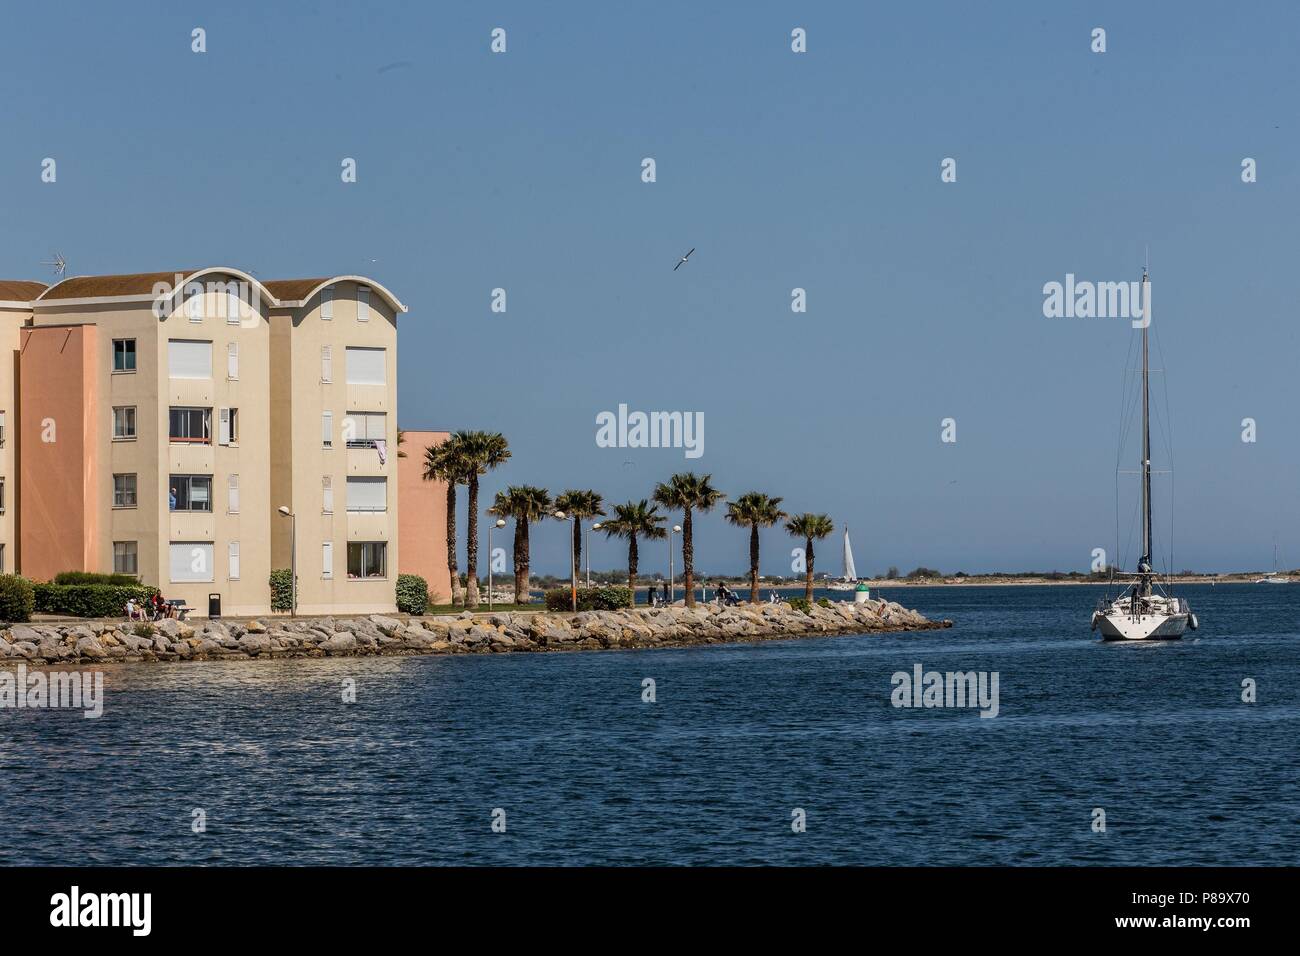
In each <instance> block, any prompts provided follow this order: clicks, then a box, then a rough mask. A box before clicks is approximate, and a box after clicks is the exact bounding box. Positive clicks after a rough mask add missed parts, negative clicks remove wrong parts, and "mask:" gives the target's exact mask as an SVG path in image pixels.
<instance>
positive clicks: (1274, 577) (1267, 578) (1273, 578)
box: [1255, 541, 1291, 584]
mask: <svg viewBox="0 0 1300 956" xmlns="http://www.w3.org/2000/svg"><path fill="white" fill-rule="evenodd" d="M1255 583H1256V584H1290V583H1291V579H1290V578H1284V577H1279V576H1278V573H1277V542H1276V541H1274V542H1273V573H1272V574H1266V575H1264V577H1262V578H1259V579H1258V580H1257V581H1256V582H1255Z"/></svg>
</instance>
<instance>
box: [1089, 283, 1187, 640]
mask: <svg viewBox="0 0 1300 956" xmlns="http://www.w3.org/2000/svg"><path fill="white" fill-rule="evenodd" d="M1149 283H1150V280H1149V279H1148V277H1147V274H1146V270H1143V272H1142V299H1141V301H1142V316H1143V319H1144V320H1145V322H1146V325H1144V326H1143V327H1142V472H1141V475H1142V556H1141V557H1140V558H1138V565H1137V573H1136V574H1132V575H1125V577H1131V578H1133V583H1132V584H1130V585H1129V586H1128V587H1127V588H1125V589H1124V591H1123V592H1122V593H1121V594H1120V596H1119V597H1118V598H1115V599H1114V600H1111V599H1109V598H1108V599H1104V600H1103V601H1102V602H1101V604H1100V605H1099V606H1098V608H1097V610H1095V611H1094V612H1093V614H1092V629H1093V630H1094V631H1095V630H1099V629H1100V631H1101V634H1102V637H1103V638H1105V639H1106V640H1108V641H1167V640H1172V639H1175V638H1179V637H1182V636H1183V634H1184V632H1186V630H1187V629H1188V628H1189V627H1190V628H1191V629H1192V630H1196V627H1197V621H1196V615H1195V614H1193V613H1192V609H1191V608H1190V607H1189V606H1188V604H1187V602H1186V601H1184V600H1183V599H1182V598H1176V597H1174V596H1172V595H1171V594H1169V593H1167V592H1166V591H1165V589H1164V588H1163V587H1162V586H1161V584H1160V582H1159V579H1158V577H1157V575H1156V573H1155V571H1154V570H1153V569H1152V564H1151V546H1152V541H1151V389H1150V378H1151V373H1150V362H1149V353H1148V349H1147V328H1148V327H1149V326H1150V325H1151V288H1150V284H1149Z"/></svg>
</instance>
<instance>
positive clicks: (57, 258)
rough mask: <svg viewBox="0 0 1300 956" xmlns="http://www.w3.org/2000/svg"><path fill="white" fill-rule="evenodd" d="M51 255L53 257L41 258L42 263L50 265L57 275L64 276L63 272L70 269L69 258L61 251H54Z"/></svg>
mask: <svg viewBox="0 0 1300 956" xmlns="http://www.w3.org/2000/svg"><path fill="white" fill-rule="evenodd" d="M50 255H51V256H52V258H50V259H43V260H41V265H43V266H49V267H50V268H52V269H53V270H54V274H55V275H56V276H58V277H59V278H62V277H63V273H65V272H67V271H68V260H67V259H65V258H63V254H62V253H59V252H54V253H51V254H50Z"/></svg>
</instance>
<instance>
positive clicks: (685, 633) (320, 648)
mask: <svg viewBox="0 0 1300 956" xmlns="http://www.w3.org/2000/svg"><path fill="white" fill-rule="evenodd" d="M951 625H952V622H951V621H929V620H926V619H925V618H924V617H922V616H921V615H920V614H918V613H916V612H915V611H909V610H908V609H907V608H904V607H902V606H901V605H899V604H895V603H893V602H886V601H869V602H867V603H865V604H850V603H848V602H843V603H835V604H832V605H831V606H829V607H824V606H820V605H813V607H812V608H811V610H809V611H807V612H805V611H801V610H797V609H795V608H792V607H791V606H790V605H788V604H758V605H749V604H746V605H741V606H739V607H728V608H719V607H717V606H716V605H700V606H698V607H695V608H685V607H671V608H655V609H641V608H638V609H635V610H623V611H586V612H582V613H579V614H564V613H555V612H535V613H498V614H477V615H475V614H470V613H468V612H466V613H464V614H461V615H459V616H457V617H445V616H444V617H421V618H409V619H407V618H401V619H399V618H397V617H386V616H383V615H371V616H369V617H351V618H330V617H322V618H298V619H287V618H273V619H268V620H267V621H265V622H263V621H249V622H245V623H236V622H229V621H195V622H192V623H188V624H187V623H183V622H181V621H160V622H158V623H156V624H153V625H151V626H150V627H148V628H141V627H139V626H137V625H127V624H124V623H123V622H121V621H117V622H113V621H88V622H85V623H79V624H30V625H29V624H15V625H12V626H10V627H8V628H7V629H5V630H3V631H0V666H4V664H8V665H10V666H12V665H13V664H16V663H18V662H21V661H26V662H27V663H28V664H31V665H38V664H98V663H112V662H117V661H183V660H229V659H246V658H284V657H360V656H366V655H375V654H383V655H408V656H409V655H416V654H471V653H479V654H484V653H500V652H505V651H573V650H600V649H604V648H649V647H687V646H692V645H698V644H722V643H730V642H738V641H758V640H773V639H789V638H797V637H818V636H824V635H833V634H861V633H874V632H880V631H920V630H929V629H932V628H940V627H950V626H951Z"/></svg>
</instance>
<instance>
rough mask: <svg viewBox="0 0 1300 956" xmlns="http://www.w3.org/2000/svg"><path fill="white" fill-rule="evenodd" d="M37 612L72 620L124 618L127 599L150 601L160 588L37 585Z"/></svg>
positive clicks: (117, 585) (115, 585) (35, 589)
mask: <svg viewBox="0 0 1300 956" xmlns="http://www.w3.org/2000/svg"><path fill="white" fill-rule="evenodd" d="M33 590H34V591H35V604H36V611H37V613H40V614H63V615H68V616H71V617H125V616H126V602H127V599H128V598H135V599H136V601H137V603H138V602H140V601H151V600H153V596H154V595H155V594H157V593H158V589H157V588H151V587H146V586H145V585H143V584H131V585H126V584H37V585H34V586H33Z"/></svg>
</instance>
